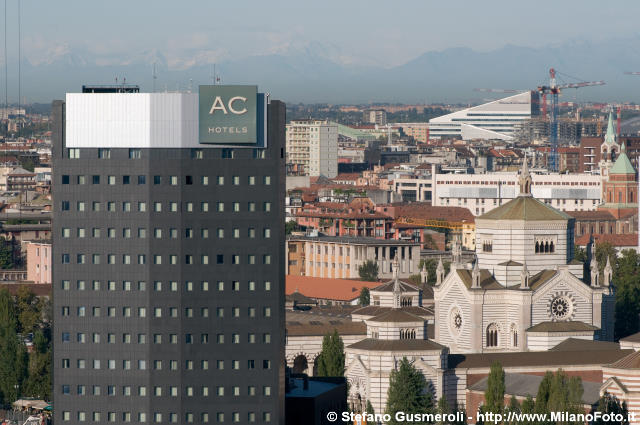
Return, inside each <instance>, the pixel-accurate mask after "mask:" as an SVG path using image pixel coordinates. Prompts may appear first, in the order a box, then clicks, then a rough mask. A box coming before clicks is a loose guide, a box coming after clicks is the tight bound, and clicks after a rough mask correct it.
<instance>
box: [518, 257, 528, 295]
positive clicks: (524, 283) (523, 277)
mask: <svg viewBox="0 0 640 425" xmlns="http://www.w3.org/2000/svg"><path fill="white" fill-rule="evenodd" d="M520 289H529V270H528V269H527V261H526V260H525V262H524V264H523V265H522V271H521V272H520Z"/></svg>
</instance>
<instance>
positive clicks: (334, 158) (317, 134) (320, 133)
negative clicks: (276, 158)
mask: <svg viewBox="0 0 640 425" xmlns="http://www.w3.org/2000/svg"><path fill="white" fill-rule="evenodd" d="M287 163H288V164H298V165H300V166H302V167H303V168H304V174H307V175H309V176H320V175H323V176H325V177H328V178H333V177H335V176H337V175H338V125H337V124H335V123H332V122H328V121H319V120H300V121H291V122H290V123H289V124H287Z"/></svg>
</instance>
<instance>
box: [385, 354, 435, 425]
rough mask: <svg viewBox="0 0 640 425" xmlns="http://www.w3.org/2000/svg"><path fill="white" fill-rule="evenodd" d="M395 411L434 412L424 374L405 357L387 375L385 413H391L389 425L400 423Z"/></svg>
mask: <svg viewBox="0 0 640 425" xmlns="http://www.w3.org/2000/svg"><path fill="white" fill-rule="evenodd" d="M396 412H404V413H408V414H411V413H435V406H434V403H433V395H432V394H431V392H430V391H429V390H428V389H427V383H426V382H425V380H424V375H423V374H422V372H420V371H419V370H418V369H416V368H415V366H413V365H412V364H411V363H410V362H409V360H407V358H406V357H403V358H402V360H400V362H399V364H398V367H397V368H396V369H394V370H392V371H391V375H390V376H389V390H388V391H387V409H386V413H388V414H389V415H391V421H390V422H388V423H389V424H390V425H397V424H399V423H400V422H397V421H396V420H395V414H396ZM412 423H415V424H417V423H423V422H412Z"/></svg>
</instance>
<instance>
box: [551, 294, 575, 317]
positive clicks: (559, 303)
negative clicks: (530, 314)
mask: <svg viewBox="0 0 640 425" xmlns="http://www.w3.org/2000/svg"><path fill="white" fill-rule="evenodd" d="M570 314H571V301H570V300H569V299H568V298H566V297H556V298H554V299H553V301H551V315H552V316H553V318H554V319H556V320H564V319H566V318H567V317H569V315H570Z"/></svg>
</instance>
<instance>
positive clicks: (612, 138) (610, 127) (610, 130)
mask: <svg viewBox="0 0 640 425" xmlns="http://www.w3.org/2000/svg"><path fill="white" fill-rule="evenodd" d="M604 142H605V143H606V144H609V145H612V144H614V143H616V130H615V127H614V124H613V111H610V112H609V122H608V123H607V132H606V133H605V135H604Z"/></svg>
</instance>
